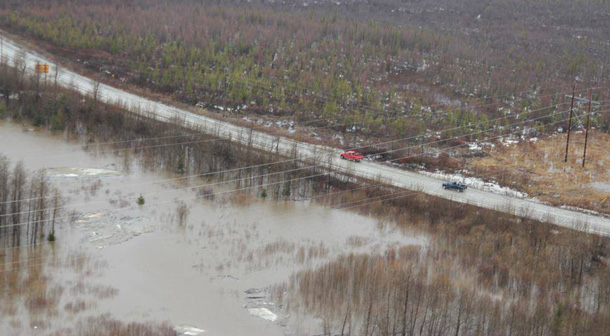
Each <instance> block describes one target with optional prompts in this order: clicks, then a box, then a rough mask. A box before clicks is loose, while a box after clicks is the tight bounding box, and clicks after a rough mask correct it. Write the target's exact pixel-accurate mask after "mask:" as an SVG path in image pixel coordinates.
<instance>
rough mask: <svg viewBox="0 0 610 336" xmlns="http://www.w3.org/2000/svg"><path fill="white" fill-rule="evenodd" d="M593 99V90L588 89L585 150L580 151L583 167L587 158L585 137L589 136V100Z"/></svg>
mask: <svg viewBox="0 0 610 336" xmlns="http://www.w3.org/2000/svg"><path fill="white" fill-rule="evenodd" d="M592 99H593V90H592V89H589V108H588V109H587V129H586V130H585V150H584V152H583V153H582V167H583V168H585V161H586V160H587V139H588V138H589V125H590V121H591V100H592Z"/></svg>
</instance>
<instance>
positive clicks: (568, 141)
mask: <svg viewBox="0 0 610 336" xmlns="http://www.w3.org/2000/svg"><path fill="white" fill-rule="evenodd" d="M575 89H576V83H575V84H572V104H571V105H570V119H568V140H567V141H566V157H565V159H564V160H563V162H568V149H569V148H570V129H571V128H572V114H573V113H574V90H575Z"/></svg>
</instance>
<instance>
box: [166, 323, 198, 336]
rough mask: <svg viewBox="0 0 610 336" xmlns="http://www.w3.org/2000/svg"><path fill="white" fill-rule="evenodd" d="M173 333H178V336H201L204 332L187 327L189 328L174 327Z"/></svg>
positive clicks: (183, 326) (182, 326)
mask: <svg viewBox="0 0 610 336" xmlns="http://www.w3.org/2000/svg"><path fill="white" fill-rule="evenodd" d="M174 331H175V332H176V333H178V335H179V336H197V335H201V334H203V333H204V332H205V330H203V329H199V328H195V327H189V326H185V325H181V326H176V327H175V328H174Z"/></svg>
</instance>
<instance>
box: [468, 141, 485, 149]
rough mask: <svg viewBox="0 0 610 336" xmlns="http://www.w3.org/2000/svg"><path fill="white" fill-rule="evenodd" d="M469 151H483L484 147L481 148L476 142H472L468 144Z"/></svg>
mask: <svg viewBox="0 0 610 336" xmlns="http://www.w3.org/2000/svg"><path fill="white" fill-rule="evenodd" d="M468 149H470V150H482V149H483V147H481V145H479V144H477V143H476V142H471V143H469V144H468Z"/></svg>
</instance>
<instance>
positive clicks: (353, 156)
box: [341, 151, 363, 162]
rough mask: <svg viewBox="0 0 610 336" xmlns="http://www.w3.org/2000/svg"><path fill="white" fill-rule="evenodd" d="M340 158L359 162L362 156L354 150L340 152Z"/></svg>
mask: <svg viewBox="0 0 610 336" xmlns="http://www.w3.org/2000/svg"><path fill="white" fill-rule="evenodd" d="M341 158H342V159H343V160H352V161H356V162H360V160H362V158H363V156H362V155H360V154H358V153H356V152H354V151H347V152H343V153H341Z"/></svg>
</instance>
